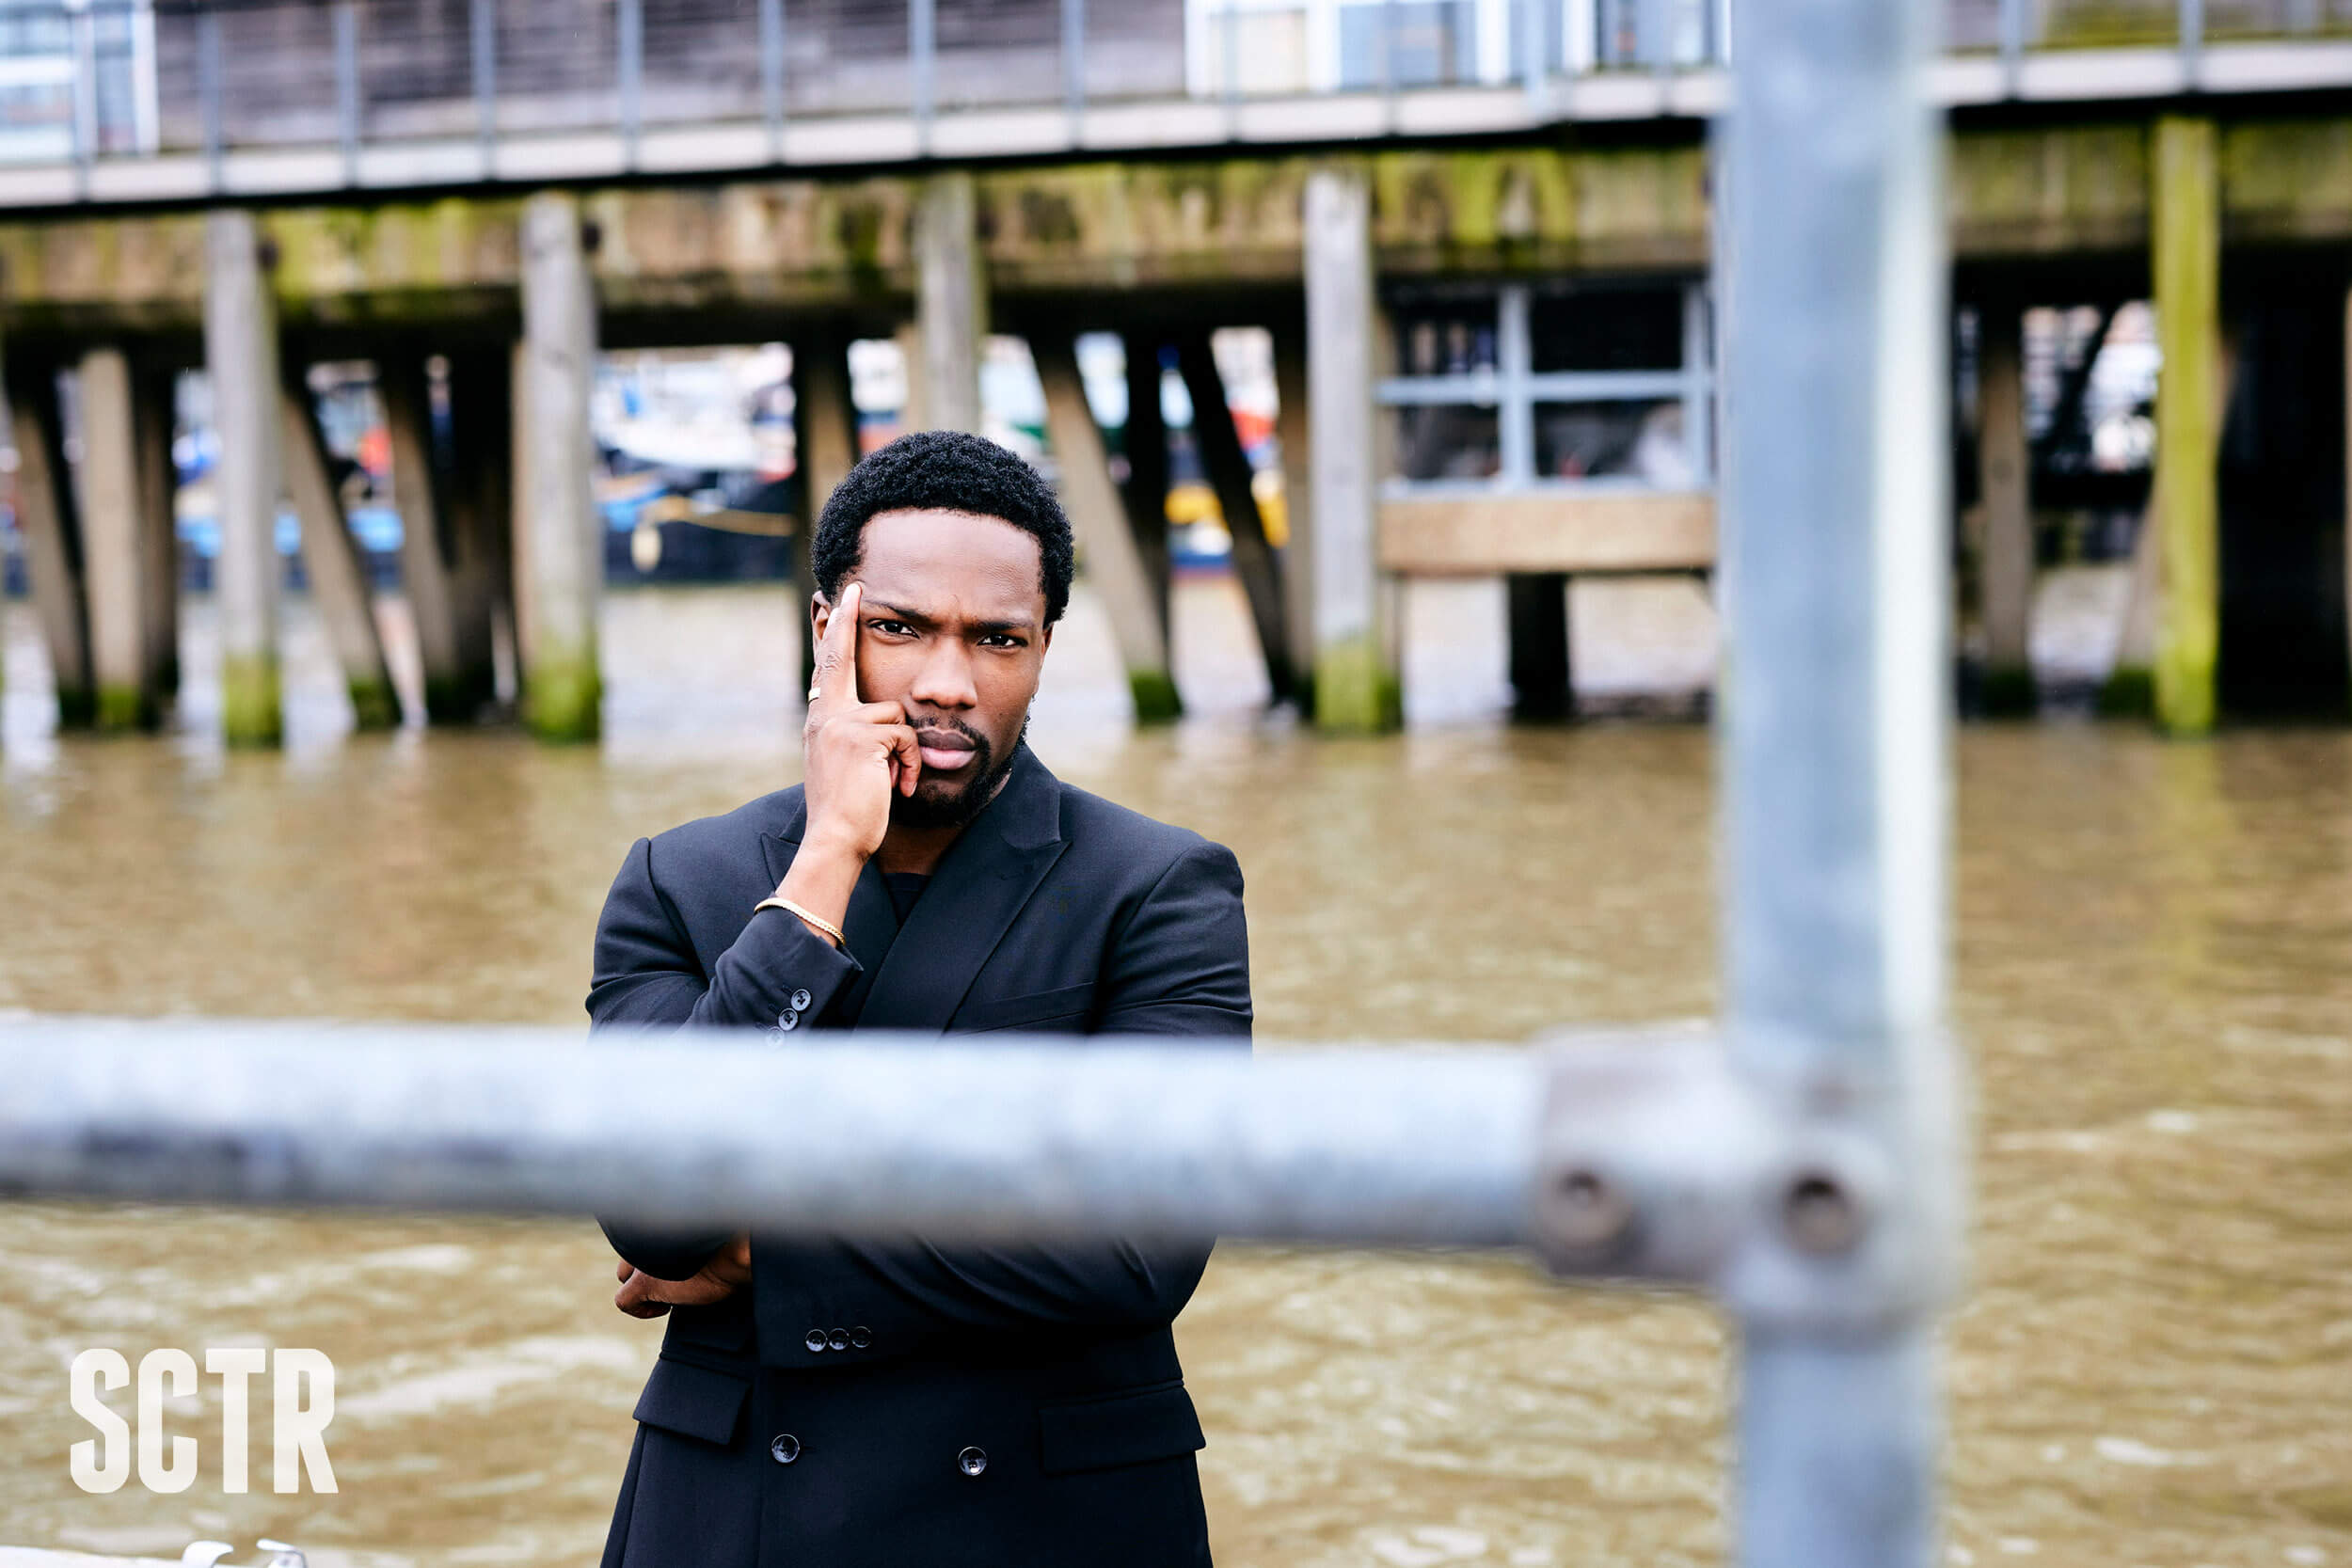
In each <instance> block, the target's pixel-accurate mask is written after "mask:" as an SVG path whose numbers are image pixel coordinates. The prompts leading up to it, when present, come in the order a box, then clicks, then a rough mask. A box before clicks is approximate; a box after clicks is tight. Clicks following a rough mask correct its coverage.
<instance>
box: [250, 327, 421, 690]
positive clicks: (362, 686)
mask: <svg viewBox="0 0 2352 1568" xmlns="http://www.w3.org/2000/svg"><path fill="white" fill-rule="evenodd" d="M278 430H279V444H278V450H279V451H280V452H281V453H282V454H283V457H284V461H285V468H286V499H287V500H288V501H289V502H290V503H292V505H293V507H294V516H295V518H296V519H297V520H298V521H299V522H300V523H301V525H302V575H303V576H304V577H305V578H308V579H309V580H310V604H311V608H312V609H313V610H316V611H317V612H318V617H319V620H320V621H321V623H322V624H324V626H326V641H327V645H328V646H329V647H331V648H333V649H334V650H335V660H336V663H337V664H339V665H340V666H341V667H342V672H343V689H344V690H346V691H348V692H349V693H350V694H351V717H352V721H353V722H354V723H356V724H357V725H358V727H359V728H360V729H363V730H377V729H390V728H391V727H393V726H394V725H396V724H398V723H399V722H400V698H399V697H398V696H397V695H396V694H395V693H394V691H393V689H392V676H391V672H390V670H389V667H388V666H387V665H386V664H385V662H384V641H383V639H382V637H381V636H379V635H378V634H377V631H376V626H375V610H374V604H373V594H371V593H370V592H369V590H368V579H367V572H366V568H365V566H364V565H363V564H362V562H360V559H359V545H358V541H357V540H355V539H354V538H352V536H351V522H350V519H349V518H348V517H347V516H346V515H344V513H343V502H342V497H341V496H340V495H338V494H336V491H335V485H334V482H333V480H332V479H330V478H329V477H328V473H329V471H328V468H327V466H326V435H325V433H324V432H323V431H321V430H320V428H319V421H318V405H317V404H316V403H314V402H313V401H312V399H311V397H310V387H309V385H308V384H307V383H306V382H305V381H304V380H303V376H302V370H301V367H300V366H298V365H288V366H286V367H284V368H283V371H282V372H281V374H280V377H279V382H278Z"/></svg>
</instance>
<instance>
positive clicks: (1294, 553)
mask: <svg viewBox="0 0 2352 1568" xmlns="http://www.w3.org/2000/svg"><path fill="white" fill-rule="evenodd" d="M1274 397H1275V404H1276V406H1275V415H1274V435H1275V439H1276V440H1277V441H1279V442H1280V443H1281V447H1282V523H1283V529H1282V532H1283V542H1282V546H1281V561H1282V601H1283V602H1282V610H1283V624H1284V625H1285V626H1288V627H1289V628H1290V647H1291V679H1292V681H1293V682H1294V683H1295V686H1294V689H1293V692H1292V701H1293V702H1294V703H1295V704H1296V705H1297V707H1298V711H1299V713H1300V715H1301V716H1302V717H1305V718H1310V719H1311V718H1313V717H1314V705H1315V678H1314V672H1315V508H1314V497H1313V494H1312V492H1313V489H1314V479H1313V467H1312V464H1311V460H1310V458H1309V456H1308V453H1309V451H1311V437H1310V436H1309V433H1308V419H1307V339H1306V333H1305V330H1304V327H1303V325H1283V326H1280V327H1278V328H1277V329H1276V330H1275V333H1274Z"/></svg>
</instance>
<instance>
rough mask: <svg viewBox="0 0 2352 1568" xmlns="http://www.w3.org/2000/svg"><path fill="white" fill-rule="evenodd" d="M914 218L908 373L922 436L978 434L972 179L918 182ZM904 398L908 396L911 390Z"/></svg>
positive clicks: (977, 278)
mask: <svg viewBox="0 0 2352 1568" xmlns="http://www.w3.org/2000/svg"><path fill="white" fill-rule="evenodd" d="M918 202H919V204H918V205H917V207H916V208H915V214H914V279H915V320H916V322H917V324H918V325H920V326H921V328H922V356H921V359H920V361H919V362H917V363H913V364H910V365H909V366H908V371H909V372H910V373H909V380H910V382H911V383H913V382H918V381H919V383H920V386H921V390H920V392H919V393H915V394H914V395H915V396H916V398H917V399H918V401H919V404H920V406H921V409H922V412H923V419H924V425H923V427H922V428H928V429H932V430H967V431H974V432H977V430H978V429H979V428H980V345H981V343H982V341H984V340H985V339H986V338H987V337H988V276H987V272H986V269H985V267H984V265H983V263H982V261H981V259H980V246H979V236H978V232H977V213H978V204H977V197H976V195H975V191H974V186H973V182H972V176H971V175H970V174H969V173H966V172H963V171H961V170H959V171H956V172H954V173H949V174H940V175H934V176H933V177H932V178H931V179H930V180H929V181H927V182H925V183H924V186H923V191H922V195H921V196H920V198H918ZM910 391H913V388H912V386H911V387H910Z"/></svg>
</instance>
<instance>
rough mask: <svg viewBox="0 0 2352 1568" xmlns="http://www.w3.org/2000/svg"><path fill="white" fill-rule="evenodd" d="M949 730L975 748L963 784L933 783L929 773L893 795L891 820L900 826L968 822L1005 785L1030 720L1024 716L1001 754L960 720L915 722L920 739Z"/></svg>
mask: <svg viewBox="0 0 2352 1568" xmlns="http://www.w3.org/2000/svg"><path fill="white" fill-rule="evenodd" d="M943 733H944V734H947V735H952V736H956V737H958V738H959V739H961V740H962V741H964V742H965V743H967V744H968V745H970V746H971V748H972V761H971V763H970V765H969V766H968V767H967V768H965V769H964V780H963V782H962V783H961V784H956V785H948V786H942V785H939V784H933V783H932V782H931V780H930V777H929V776H928V775H926V776H925V778H924V780H923V782H922V783H920V784H916V785H915V787H914V794H912V795H896V794H894V795H893V796H891V798H890V820H891V822H892V823H893V824H894V825H895V826H898V827H901V828H961V827H963V826H965V825H966V824H967V823H969V822H970V821H971V820H972V819H973V818H974V817H976V816H979V815H980V812H981V811H982V810H983V809H984V808H985V807H986V806H987V805H988V803H989V802H990V801H991V800H994V799H996V792H997V791H998V790H999V789H1001V788H1003V787H1004V783H1005V775H1006V774H1008V773H1009V772H1011V771H1012V763H1013V758H1015V757H1016V756H1018V755H1020V753H1021V742H1022V741H1024V740H1026V739H1027V738H1028V737H1029V721H1028V719H1027V718H1026V716H1024V717H1023V719H1022V721H1021V733H1020V734H1019V735H1018V736H1014V737H1013V743H1012V744H1011V745H1010V746H1008V747H1007V748H1005V754H1004V755H1003V756H1001V757H1000V756H998V755H997V754H996V748H994V747H993V746H992V745H990V744H989V742H988V736H984V735H982V734H980V732H979V731H977V730H976V729H973V728H972V727H971V726H969V725H967V724H965V723H963V722H962V721H960V720H955V719H943V720H940V721H937V722H935V723H930V724H918V725H916V726H915V730H914V737H915V739H916V740H917V741H918V742H919V741H920V740H921V739H922V738H923V737H924V736H927V735H935V734H943Z"/></svg>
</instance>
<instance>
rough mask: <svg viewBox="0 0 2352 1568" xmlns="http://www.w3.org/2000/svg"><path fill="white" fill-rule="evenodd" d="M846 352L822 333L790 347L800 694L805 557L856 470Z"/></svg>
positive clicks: (808, 661)
mask: <svg viewBox="0 0 2352 1568" xmlns="http://www.w3.org/2000/svg"><path fill="white" fill-rule="evenodd" d="M849 351H850V345H849V344H848V343H846V342H844V341H842V340H841V339H839V338H837V337H834V336H832V335H831V334H825V333H811V334H809V335H808V336H806V337H805V338H803V339H802V340H801V341H797V342H795V343H794V344H793V345H792V380H793V399H792V408H793V428H794V435H795V438H796V440H797V442H798V446H799V452H800V477H801V485H800V489H801V517H800V526H799V528H798V529H797V530H796V537H795V538H794V539H793V541H792V595H793V598H794V599H795V600H796V601H798V607H799V608H798V610H797V613H798V614H799V616H800V628H801V684H800V688H799V689H800V690H802V691H806V690H807V689H808V686H809V682H810V681H812V680H813V679H815V678H816V673H817V634H816V620H815V610H814V608H813V606H814V603H815V600H816V597H817V570H816V566H815V564H814V562H813V559H812V557H811V555H810V552H811V551H812V550H813V549H815V548H816V545H817V519H818V516H819V515H821V514H822V513H823V512H824V510H825V502H826V500H827V499H829V498H830V497H831V496H832V495H833V493H834V489H835V488H837V487H838V486H839V485H840V483H841V482H842V481H843V480H845V479H847V478H849V477H850V469H851V468H853V467H856V466H857V406H856V404H853V403H852V402H851V401H850V360H849ZM911 370H912V366H910V371H911ZM910 379H911V377H910Z"/></svg>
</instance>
